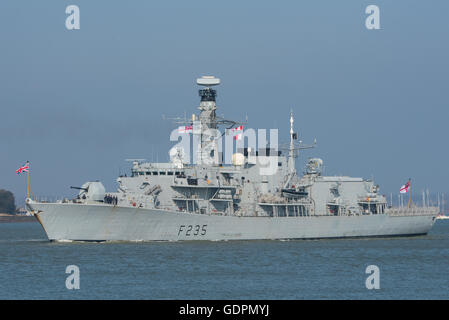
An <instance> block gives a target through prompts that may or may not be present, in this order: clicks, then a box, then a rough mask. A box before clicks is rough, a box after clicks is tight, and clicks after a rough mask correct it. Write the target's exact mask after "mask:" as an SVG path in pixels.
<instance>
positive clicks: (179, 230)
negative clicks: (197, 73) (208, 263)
mask: <svg viewBox="0 0 449 320" xmlns="http://www.w3.org/2000/svg"><path fill="white" fill-rule="evenodd" d="M197 84H198V85H200V86H202V88H201V89H200V90H199V95H200V98H201V102H200V106H199V111H200V112H199V114H198V115H195V114H194V115H192V118H191V119H189V120H185V121H184V122H185V123H184V125H185V126H184V127H182V128H183V130H182V131H183V132H182V134H184V135H186V136H188V137H189V138H190V137H191V138H196V141H197V143H196V145H195V144H194V151H193V152H192V153H193V154H194V156H195V157H196V161H195V162H193V163H191V162H190V159H188V157H187V156H186V153H188V152H187V151H186V150H185V149H183V148H181V147H179V146H175V147H173V148H172V149H171V150H170V152H169V155H170V161H169V162H167V163H151V162H144V161H142V160H133V164H132V169H131V173H130V175H123V176H119V177H118V178H117V183H118V189H117V191H115V192H106V190H105V188H104V186H103V184H102V183H101V182H98V181H91V182H86V183H85V184H84V185H83V186H81V187H79V188H78V189H79V193H78V195H77V197H76V198H75V199H72V200H68V199H64V200H60V201H56V202H44V201H37V200H36V199H31V198H27V199H26V206H27V209H28V210H29V211H30V212H31V213H32V214H33V215H34V216H35V217H36V219H37V220H38V221H39V223H40V224H41V225H42V227H43V229H44V231H45V233H46V235H47V237H48V239H49V240H55V241H64V240H73V241H159V240H160V241H181V240H209V241H219V240H256V239H273V240H274V239H321V238H347V237H380V236H382V237H391V236H411V235H424V234H427V233H428V232H429V230H430V229H431V228H432V226H433V224H434V222H435V218H436V216H437V214H438V208H437V207H417V206H415V205H413V204H412V205H409V206H407V207H392V206H389V205H388V204H387V201H386V198H385V196H383V195H381V194H380V193H379V186H377V185H376V184H375V183H374V182H373V181H372V180H367V179H363V178H354V177H348V176H325V175H324V174H323V173H322V171H323V170H322V168H323V160H321V159H319V158H310V159H308V160H307V161H306V166H305V170H304V172H301V173H298V172H297V170H296V168H295V158H296V157H297V156H298V154H299V150H301V149H307V148H310V147H313V145H304V144H303V143H302V142H298V135H297V133H295V132H294V117H293V114H292V113H291V114H290V132H289V134H290V137H289V138H290V139H289V143H287V146H286V147H285V153H286V154H285V155H284V154H283V150H281V149H282V148H280V147H277V146H273V144H267V145H265V147H263V148H262V147H260V146H259V147H258V148H254V147H253V148H251V147H248V146H245V145H244V143H242V144H241V145H240V148H238V146H236V152H233V153H232V157H231V160H230V161H228V162H229V163H226V161H224V159H223V158H224V157H223V150H222V148H220V142H219V139H220V138H222V136H223V135H225V134H221V135H220V134H218V135H217V134H216V132H219V130H218V129H219V128H220V127H222V126H225V127H226V128H225V129H226V130H225V133H226V135H227V133H229V132H239V133H237V134H236V135H235V136H233V135H232V134H231V137H233V138H234V140H237V139H235V138H239V139H238V140H240V139H241V138H242V136H241V135H243V139H241V140H243V141H244V137H245V132H243V130H242V129H243V128H242V127H243V126H242V125H240V123H238V122H235V121H230V120H225V119H223V118H221V117H219V116H217V113H216V111H217V105H216V96H217V91H216V90H215V89H213V88H214V86H217V85H219V84H220V80H219V79H217V78H215V77H212V76H205V77H201V78H199V79H197ZM239 130H240V131H239ZM231 141H232V140H231ZM270 142H271V141H270ZM267 164H268V165H267ZM273 164H274V166H273ZM267 167H269V168H271V169H270V170H268V169H267Z"/></svg>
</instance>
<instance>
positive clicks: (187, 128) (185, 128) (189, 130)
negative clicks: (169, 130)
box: [178, 126, 193, 133]
mask: <svg viewBox="0 0 449 320" xmlns="http://www.w3.org/2000/svg"><path fill="white" fill-rule="evenodd" d="M178 132H179V133H192V132H193V128H192V126H181V127H179V128H178Z"/></svg>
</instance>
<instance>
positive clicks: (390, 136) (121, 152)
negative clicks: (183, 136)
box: [0, 0, 449, 203]
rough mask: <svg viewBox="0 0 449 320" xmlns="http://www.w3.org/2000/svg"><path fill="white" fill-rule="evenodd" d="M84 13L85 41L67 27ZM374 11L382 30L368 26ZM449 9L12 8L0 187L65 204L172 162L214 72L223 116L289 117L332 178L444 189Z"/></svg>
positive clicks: (88, 4) (2, 68)
mask: <svg viewBox="0 0 449 320" xmlns="http://www.w3.org/2000/svg"><path fill="white" fill-rule="evenodd" d="M72 4H75V5H78V6H79V8H80V11H81V12H80V16H81V29H80V30H73V31H68V30H67V29H66V28H65V20H66V17H67V14H65V8H66V6H68V5H72ZM370 4H375V5H378V6H379V8H380V24H381V30H367V29H366V28H365V18H366V16H367V15H366V14H365V8H366V7H367V6H368V5H370ZM447 12H449V2H448V1H443V0H441V1H432V2H425V1H422V0H421V1H410V0H408V1H405V0H399V1H356V0H354V1H340V2H337V1H245V2H242V1H226V2H225V1H132V2H125V1H121V2H118V1H114V2H112V1H79V0H73V1H56V0H55V1H41V2H38V1H12V0H5V1H2V2H1V3H0V43H1V50H0V110H1V117H0V188H4V189H8V190H11V191H13V192H14V193H15V195H16V197H17V198H18V200H17V202H19V203H20V202H21V201H23V198H24V197H25V179H24V177H21V176H17V175H16V174H15V170H16V169H17V168H18V166H20V165H21V164H23V163H24V162H25V161H26V160H30V161H31V162H32V190H33V192H34V193H35V194H36V195H41V196H46V195H55V196H71V195H73V194H74V192H73V191H72V190H70V189H69V186H71V185H81V184H82V183H83V182H85V181H88V180H96V179H98V180H101V181H102V182H103V183H104V184H105V186H106V187H107V189H109V190H114V189H115V187H116V184H115V178H116V176H117V175H118V172H119V169H120V168H121V170H122V171H124V170H125V169H126V168H128V165H129V164H127V163H126V162H125V161H124V159H127V158H134V157H137V158H146V159H148V160H156V159H158V160H160V161H161V160H167V159H168V149H169V148H170V146H171V145H172V144H173V143H172V142H170V141H169V133H170V131H171V130H172V129H173V128H174V127H175V126H176V125H175V124H173V123H172V122H170V121H163V120H162V117H161V115H162V114H165V115H167V116H183V115H184V112H186V113H187V114H188V115H189V114H191V113H192V112H197V109H196V108H197V106H198V104H199V99H198V92H197V86H196V85H195V79H196V78H197V77H199V76H201V75H205V74H208V75H209V74H212V75H215V76H217V77H219V78H221V80H222V85H220V87H218V90H219V91H218V100H217V104H218V107H219V113H220V114H224V115H225V116H226V117H227V118H231V119H237V120H239V119H242V120H243V119H244V118H245V116H246V115H248V120H249V124H248V126H249V127H253V128H279V129H280V133H279V134H280V138H281V140H284V141H287V140H288V125H289V123H288V117H289V112H290V109H293V111H294V113H295V117H296V122H295V125H296V129H297V130H298V131H299V133H300V136H301V139H302V140H304V141H305V142H307V141H310V142H311V141H313V139H314V138H316V139H317V142H318V146H317V148H316V149H314V150H308V151H305V152H304V153H303V154H302V157H301V158H300V159H298V162H297V167H298V169H299V170H301V168H303V165H304V161H305V160H306V159H307V158H308V157H312V156H317V157H321V158H323V160H324V164H325V168H326V169H325V170H326V174H332V175H334V174H344V175H350V176H362V177H366V178H371V177H374V178H375V180H376V181H377V183H379V184H380V185H381V192H383V193H388V194H389V193H390V192H394V193H397V192H398V190H399V187H400V186H401V185H402V184H403V183H404V182H405V181H406V180H407V179H408V178H409V177H411V178H412V179H413V181H414V186H415V189H416V190H417V192H418V191H419V192H420V190H421V189H423V188H427V187H428V188H429V189H430V190H431V191H433V192H437V191H438V192H446V193H447V194H449V190H448V188H447V181H449V171H448V166H447V164H448V160H449V150H448V148H447V146H448V138H449V135H448V133H447V123H448V118H449V111H448V107H449V105H448V95H447V94H448V92H449V81H448V75H449V61H448V57H449V37H448V36H449V20H448V19H447Z"/></svg>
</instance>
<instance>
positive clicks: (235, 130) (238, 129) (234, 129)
mask: <svg viewBox="0 0 449 320" xmlns="http://www.w3.org/2000/svg"><path fill="white" fill-rule="evenodd" d="M231 131H232V132H234V133H235V132H240V131H243V126H240V127H237V128H232V129H231Z"/></svg>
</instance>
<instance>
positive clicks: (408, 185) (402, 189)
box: [399, 181, 410, 193]
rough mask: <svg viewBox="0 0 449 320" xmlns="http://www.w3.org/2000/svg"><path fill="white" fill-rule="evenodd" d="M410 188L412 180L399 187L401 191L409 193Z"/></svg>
mask: <svg viewBox="0 0 449 320" xmlns="http://www.w3.org/2000/svg"><path fill="white" fill-rule="evenodd" d="M408 188H410V181H408V182H407V183H406V184H404V185H403V186H402V187H401V189H399V192H400V193H407V191H408Z"/></svg>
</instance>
